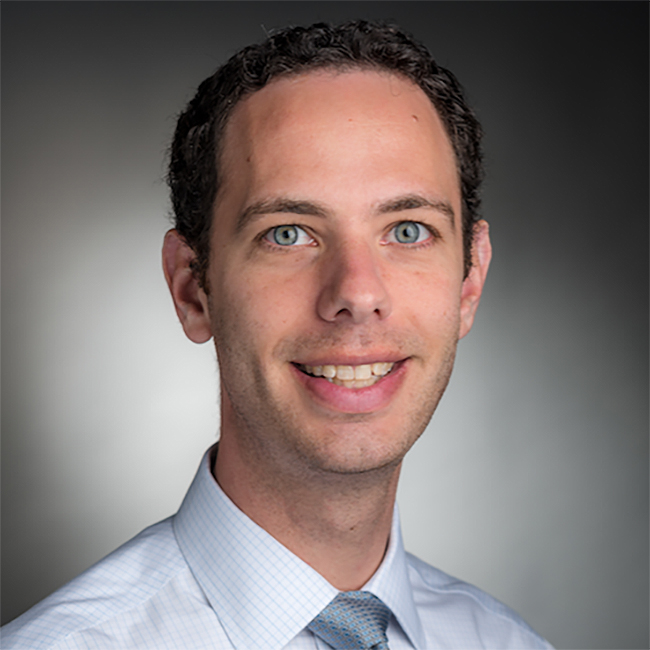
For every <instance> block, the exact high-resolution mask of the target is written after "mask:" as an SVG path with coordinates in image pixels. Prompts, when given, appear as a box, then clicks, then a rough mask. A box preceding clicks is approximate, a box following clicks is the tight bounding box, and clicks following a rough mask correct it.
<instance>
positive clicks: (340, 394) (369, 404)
mask: <svg viewBox="0 0 650 650" xmlns="http://www.w3.org/2000/svg"><path fill="white" fill-rule="evenodd" d="M365 359H368V358H367V357H365V358H363V360H361V361H358V360H355V361H352V360H351V359H350V358H349V357H348V358H346V359H345V360H344V361H340V360H339V359H337V360H336V361H335V362H332V360H331V359H328V360H327V362H324V363H318V362H313V361H310V362H309V363H306V364H304V365H328V364H331V365H341V366H344V365H350V366H355V365H364V363H373V362H374V361H377V360H378V359H377V357H374V358H373V359H372V360H365ZM381 360H382V361H383V360H384V358H381ZM392 363H394V364H395V365H394V366H393V369H392V370H391V371H390V372H389V373H388V374H387V375H385V376H383V377H382V378H381V379H380V380H379V381H378V382H376V383H375V384H373V385H372V386H367V387H365V388H345V386H338V385H337V384H333V383H331V382H329V381H328V380H327V379H325V378H324V377H312V376H311V375H307V374H305V373H304V372H301V371H300V370H299V369H298V368H297V367H296V366H295V365H294V364H291V369H292V371H293V373H294V375H295V377H296V379H297V381H298V382H299V383H300V384H301V385H302V387H303V388H304V389H305V391H306V392H307V393H308V395H309V397H310V398H311V399H313V400H314V401H315V402H316V403H317V404H318V405H319V406H322V407H324V408H325V409H327V410H328V411H335V412H339V413H357V414H361V413H366V414H369V413H374V412H377V411H381V410H382V409H385V408H386V407H388V406H389V405H390V403H391V402H392V400H393V397H394V396H395V394H396V393H397V391H398V390H399V388H400V386H401V385H402V383H403V381H404V379H405V377H406V373H407V370H408V365H409V359H408V358H407V359H404V358H402V359H400V360H395V361H392Z"/></svg>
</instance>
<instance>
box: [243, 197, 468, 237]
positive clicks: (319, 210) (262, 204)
mask: <svg viewBox="0 0 650 650" xmlns="http://www.w3.org/2000/svg"><path fill="white" fill-rule="evenodd" d="M418 208H429V209H432V210H436V211H437V212H441V213H442V214H444V215H445V216H446V217H447V218H448V219H449V222H450V224H451V227H452V229H453V228H455V224H456V222H455V218H454V216H455V213H454V209H453V208H452V206H451V203H449V202H448V201H444V200H441V199H428V198H426V197H424V196H422V195H420V194H406V195H404V196H399V197H397V198H394V199H390V200H388V201H384V202H383V203H380V204H379V206H378V207H377V209H376V212H377V213H378V214H390V213H393V212H403V211H405V210H417V209H418ZM279 213H286V214H303V215H309V216H313V217H320V218H325V217H327V216H328V215H329V214H330V212H329V211H328V210H327V209H326V208H324V207H323V206H321V205H318V204H317V203H313V202H312V201H300V200H294V199H287V198H277V199H267V200H263V201H258V202H256V203H253V204H251V205H249V206H248V207H247V208H246V209H245V210H244V211H243V212H242V213H241V214H240V215H239V217H238V218H237V223H236V224H235V232H236V233H237V234H239V233H240V232H242V230H244V228H246V227H247V226H248V225H249V224H251V223H252V222H254V221H255V220H256V218H258V217H261V216H262V215H266V214H279Z"/></svg>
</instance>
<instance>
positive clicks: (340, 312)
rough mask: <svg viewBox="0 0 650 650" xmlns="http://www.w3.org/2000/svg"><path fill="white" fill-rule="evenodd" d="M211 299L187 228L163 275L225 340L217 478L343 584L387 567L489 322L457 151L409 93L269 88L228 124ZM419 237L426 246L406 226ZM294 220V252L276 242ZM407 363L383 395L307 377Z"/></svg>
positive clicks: (362, 83)
mask: <svg viewBox="0 0 650 650" xmlns="http://www.w3.org/2000/svg"><path fill="white" fill-rule="evenodd" d="M220 164H221V165H222V168H223V169H224V171H225V173H226V181H225V183H224V185H223V187H222V189H221V191H220V193H219V196H218V197H217V200H216V203H215V208H214V225H213V232H212V236H211V244H212V249H211V251H212V254H211V260H210V266H209V270H208V275H207V281H208V291H209V293H207V294H206V292H204V291H203V290H202V289H201V288H200V287H199V285H198V283H197V281H196V278H195V277H194V276H193V274H192V271H191V269H190V263H191V261H192V259H193V252H192V251H191V249H189V247H188V246H187V245H186V244H185V243H184V242H183V241H182V240H181V239H180V238H179V236H178V235H177V233H176V232H175V231H170V232H169V233H168V234H167V236H166V239H165V245H164V249H163V258H164V268H165V275H166V278H167V281H168V283H169V286H170V290H171V292H172V296H173V298H174V302H175V305H176V309H177V313H178V315H179V318H180V320H181V323H182V324H183V327H184V330H185V333H186V334H187V336H188V337H189V338H190V339H191V340H193V341H195V342H197V343H200V342H205V341H207V340H209V338H210V337H214V341H215V346H216V350H217V356H218V359H219V366H220V377H221V419H222V425H221V438H220V444H219V454H218V457H217V462H216V467H215V476H216V478H217V480H218V481H219V483H220V485H221V486H222V488H223V489H224V491H225V492H226V494H228V496H229V497H230V498H231V499H232V500H233V501H234V502H235V504H237V506H238V507H239V508H241V509H242V510H243V511H244V512H245V513H246V514H247V515H248V516H249V517H251V518H252V519H253V520H254V521H256V522H257V523H258V524H259V525H261V526H262V527H263V528H265V529H266V530H267V531H268V532H269V533H270V534H272V535H273V536H274V537H276V538H277V539H278V540H279V541H280V542H282V543H283V544H285V546H287V547H288V548H289V549H290V550H292V551H293V552H294V553H296V554H297V555H298V556H299V557H301V558H302V559H303V560H305V561H306V562H308V563H309V564H310V565H311V566H313V567H314V568H315V569H316V570H317V571H319V572H320V573H321V574H322V575H323V576H324V577H325V578H326V579H328V580H329V581H330V582H331V583H332V584H333V585H334V586H336V587H337V588H339V589H342V590H348V589H357V588H359V587H361V586H362V585H363V584H364V583H365V582H366V581H367V580H368V578H369V577H370V576H371V575H372V573H373V572H374V571H375V570H376V568H377V567H378V566H379V564H380V562H381V559H382V557H383V554H384V551H385V548H386V544H387V540H388V535H389V531H390V521H391V516H392V508H393V503H394V498H395V491H396V488H397V480H398V477H399V469H400V466H401V461H402V459H403V457H404V455H405V454H406V452H407V451H408V449H410V447H411V446H412V445H413V443H414V442H415V441H416V440H417V438H418V437H419V436H420V434H421V433H422V431H423V430H424V428H425V427H426V425H427V423H428V422H429V420H430V418H431V415H432V414H433V411H434V410H435V407H436V405H437V403H438V400H439V399H440V397H441V395H442V393H443V391H444V389H445V387H446V385H447V382H448V380H449V376H450V374H451V370H452V366H453V361H454V355H455V350H456V345H457V342H458V340H459V338H462V337H463V336H465V334H467V333H468V332H469V330H470V328H471V326H472V322H473V319H474V314H475V311H476V308H477V306H478V302H479V299H480V295H481V291H482V288H483V283H484V280H485V275H486V273H487V268H488V265H489V261H490V256H491V249H490V243H489V237H488V229H487V224H486V223H485V222H480V223H479V224H478V225H477V227H476V230H475V245H474V253H473V262H474V265H473V267H472V270H471V272H470V274H469V275H468V277H467V278H466V279H464V280H463V247H462V233H461V228H460V213H461V201H460V189H459V183H458V174H457V169H456V164H455V159H454V156H453V152H452V149H451V145H450V143H449V140H448V138H447V136H446V134H445V132H444V128H443V126H442V124H441V122H440V119H439V118H438V116H437V114H436V112H435V110H434V108H433V106H432V105H431V103H430V101H429V100H428V99H427V97H426V96H425V95H424V93H423V92H422V91H421V90H420V89H419V88H417V86H415V85H413V84H412V83H411V82H409V81H406V80H403V79H401V78H399V77H396V76H393V75H390V74H385V73H379V72H374V71H354V72H345V73H334V72H329V71H325V72H315V73H309V74H306V75H301V76H296V77H290V78H284V79H280V80H276V81H273V82H271V83H270V84H269V85H268V86H266V87H265V88H263V89H262V90H260V91H258V92H256V93H254V94H253V95H252V96H250V97H248V98H246V99H245V100H244V101H242V102H241V103H240V104H239V105H238V106H237V107H236V108H235V111H234V112H233V115H232V117H231V120H230V122H229V124H228V126H227V129H226V139H225V146H224V150H223V155H222V159H221V161H220ZM404 221H411V222H417V223H419V224H421V226H420V229H419V235H418V239H417V241H416V242H415V243H401V242H400V241H398V239H397V236H396V230H395V226H396V225H397V224H399V223H401V222H404ZM282 225H295V226H298V227H299V230H292V233H293V234H294V235H296V234H297V235H298V237H297V240H296V242H295V243H294V244H293V245H291V246H282V245H279V244H278V243H276V241H275V239H274V234H275V233H276V232H277V231H276V230H274V229H275V228H277V227H279V226H282ZM374 361H392V362H395V363H396V365H395V367H394V369H393V372H392V373H390V374H389V375H387V376H386V377H385V378H383V379H382V380H380V381H379V382H378V383H377V384H375V385H374V386H372V387H369V388H363V389H354V388H350V389H348V388H343V387H337V386H333V385H332V384H330V383H328V382H327V381H326V380H324V379H314V378H310V377H308V376H307V375H305V374H303V373H302V372H301V371H300V370H299V368H298V366H299V365H300V364H305V365H324V364H333V365H359V364H364V363H372V362H374Z"/></svg>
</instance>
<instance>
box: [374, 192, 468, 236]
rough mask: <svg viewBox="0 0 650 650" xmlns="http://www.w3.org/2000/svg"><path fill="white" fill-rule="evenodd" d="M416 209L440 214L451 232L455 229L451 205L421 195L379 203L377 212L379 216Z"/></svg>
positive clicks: (408, 195) (411, 195)
mask: <svg viewBox="0 0 650 650" xmlns="http://www.w3.org/2000/svg"><path fill="white" fill-rule="evenodd" d="M418 208H430V209H431V210H435V211H436V212H441V213H442V214H444V215H445V216H446V217H447V218H448V219H449V222H450V224H451V227H452V230H453V229H454V228H455V226H456V221H455V218H454V217H455V213H454V209H453V208H452V207H451V203H449V201H445V200H442V199H428V198H426V197H424V196H422V195H421V194H406V195H405V196H400V197H398V198H396V199H390V200H389V201H385V202H384V203H381V204H380V205H379V208H378V210H377V211H378V212H379V214H390V213H391V212H403V211H404V210H417V209H418Z"/></svg>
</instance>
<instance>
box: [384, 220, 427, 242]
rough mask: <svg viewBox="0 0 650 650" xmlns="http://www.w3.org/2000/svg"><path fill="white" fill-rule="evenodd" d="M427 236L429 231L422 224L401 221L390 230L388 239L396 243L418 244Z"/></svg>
mask: <svg viewBox="0 0 650 650" xmlns="http://www.w3.org/2000/svg"><path fill="white" fill-rule="evenodd" d="M429 237H431V233H430V232H429V231H428V230H427V229H426V228H425V227H424V226H423V225H422V224H420V223H417V222H415V221H402V222H401V223H398V224H397V225H396V226H395V227H394V228H393V229H392V230H391V231H390V234H389V237H388V239H389V241H394V242H397V243H398V244H419V243H420V242H423V241H426V240H427V239H428V238H429Z"/></svg>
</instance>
